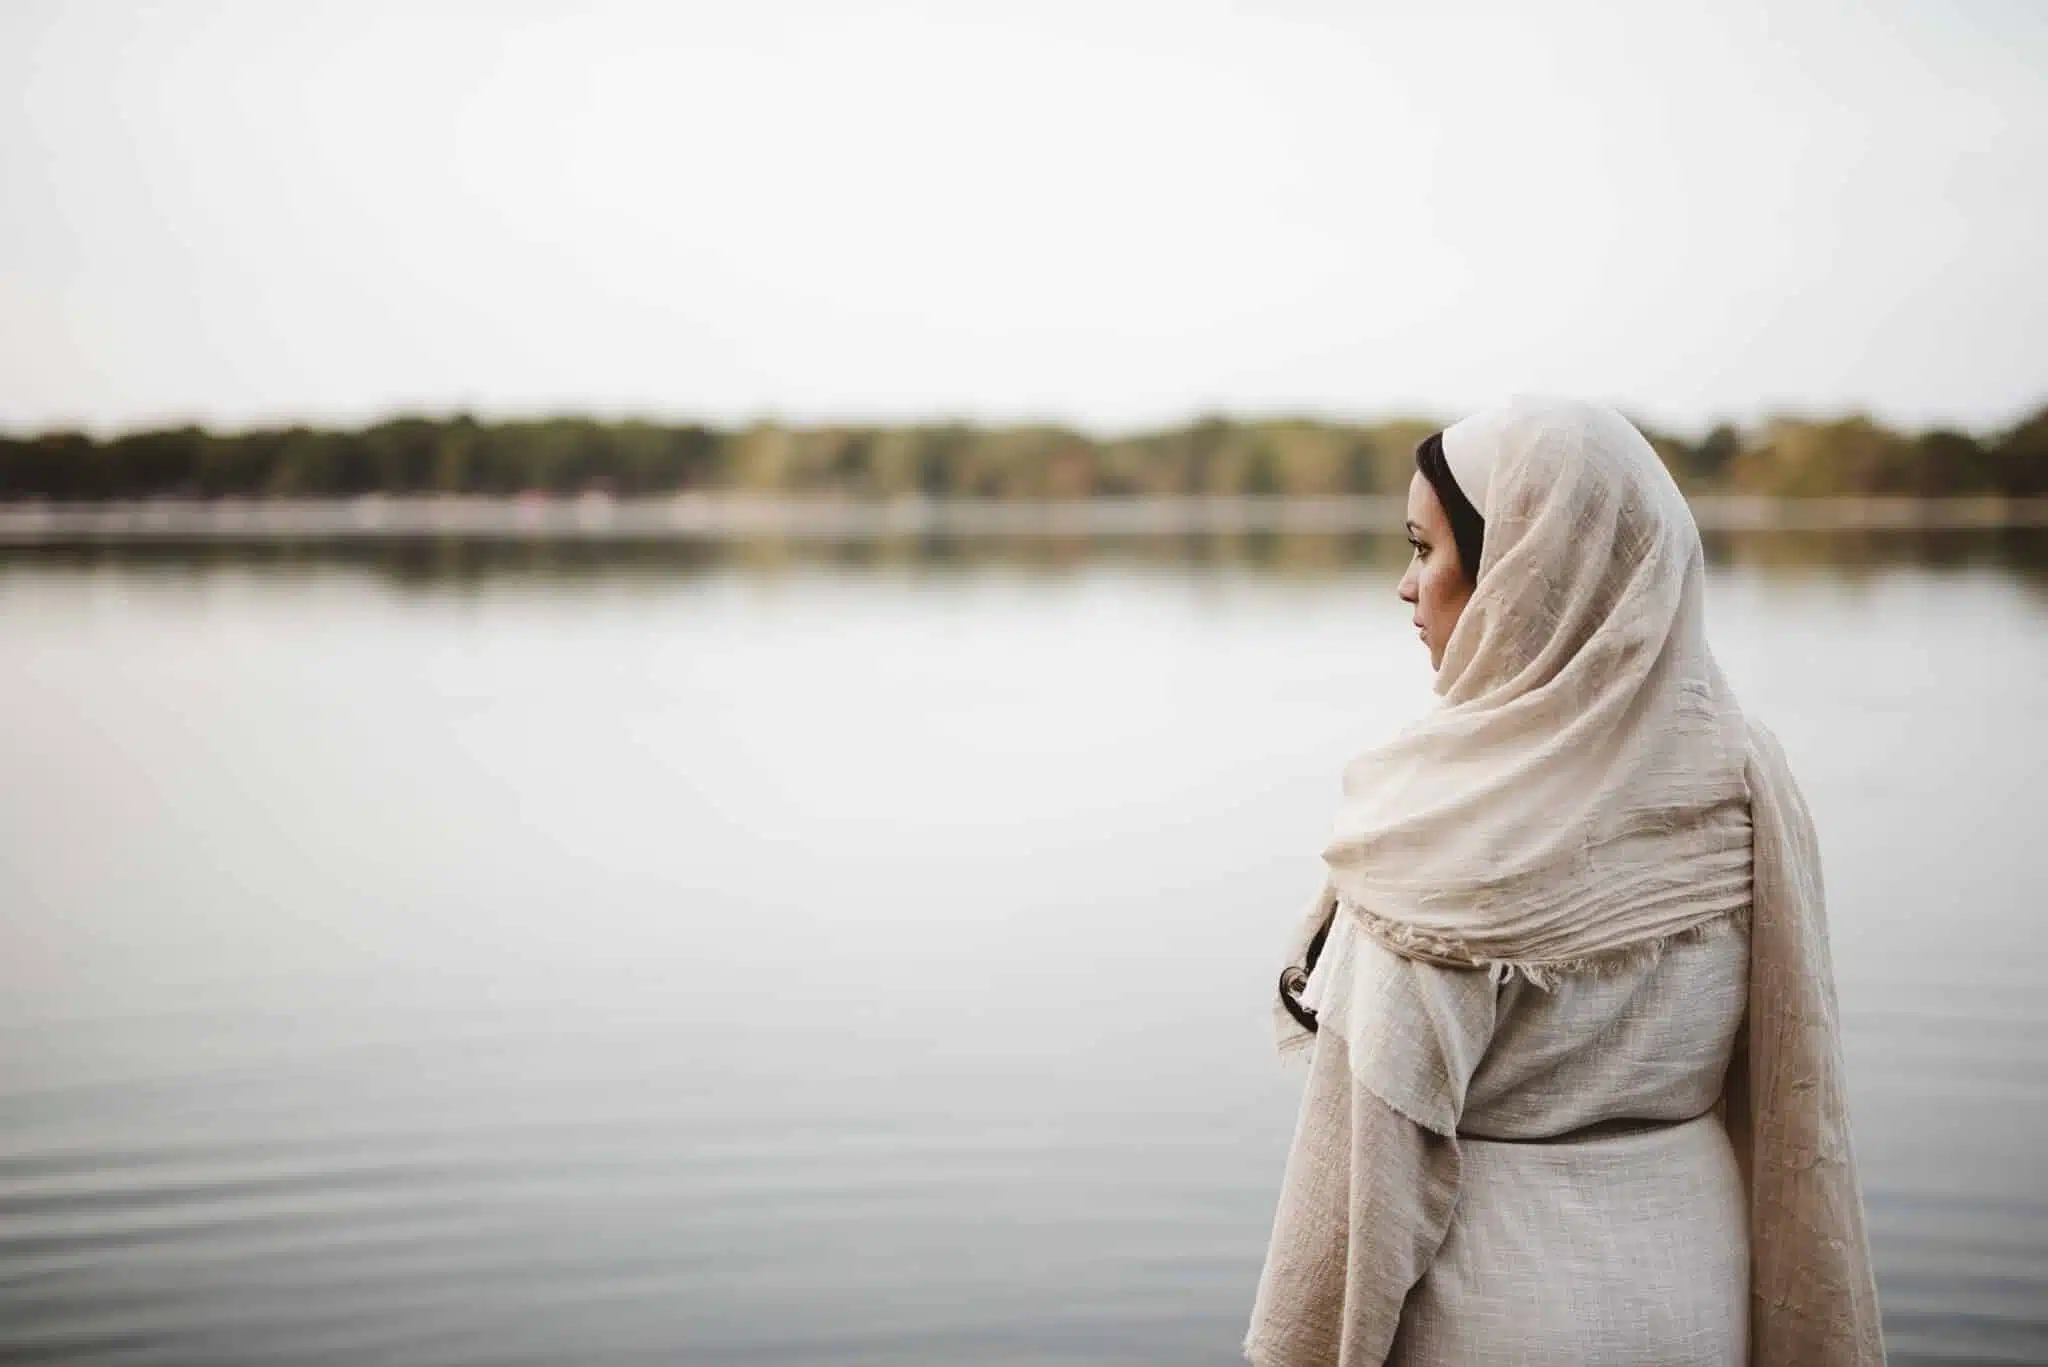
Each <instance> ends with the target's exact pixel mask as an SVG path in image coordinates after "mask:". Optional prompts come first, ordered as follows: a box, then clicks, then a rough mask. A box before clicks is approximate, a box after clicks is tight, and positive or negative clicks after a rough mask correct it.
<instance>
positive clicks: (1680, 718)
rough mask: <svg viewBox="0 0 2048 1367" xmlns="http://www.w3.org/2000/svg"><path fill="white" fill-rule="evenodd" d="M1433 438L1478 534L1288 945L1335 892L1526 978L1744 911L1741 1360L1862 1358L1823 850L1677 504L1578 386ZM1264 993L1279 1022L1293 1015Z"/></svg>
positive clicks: (1857, 1205)
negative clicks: (1417, 674)
mask: <svg viewBox="0 0 2048 1367" xmlns="http://www.w3.org/2000/svg"><path fill="white" fill-rule="evenodd" d="M1444 446H1445V450H1446V454H1447V456H1448V457H1449V463H1450V465H1451V468H1452V471H1453V475H1454V477H1455V478H1457V479H1458V480H1459V485H1460V488H1461V489H1463V490H1464V492H1465V493H1466V495H1467V497H1469V498H1470V499H1471V500H1472V502H1473V504H1474V506H1475V507H1477V508H1478V509H1479V511H1480V513H1481V515H1482V516H1483V517H1484V519H1485V522H1486V537H1485V548H1484V552H1483V555H1482V557H1481V560H1480V564H1479V566H1478V570H1477V574H1476V577H1475V586H1474V589H1473V592H1472V597H1471V600H1470V602H1469V603H1468V605H1467V606H1466V608H1465V610H1464V612H1463V614H1462V615H1461V616H1460V618H1459V620H1458V624H1457V627H1456V629H1455V630H1454V631H1453V632H1452V633H1451V638H1450V640H1449V641H1448V642H1447V643H1446V645H1445V649H1444V655H1443V661H1442V664H1441V666H1440V668H1439V671H1438V674H1437V680H1436V691H1437V693H1438V694H1439V695H1440V696H1441V699H1442V701H1441V705H1439V706H1438V707H1436V708H1435V709H1433V710H1432V711H1431V712H1430V713H1429V714H1428V715H1427V716H1425V717H1424V718H1422V719H1421V720H1420V721H1418V722H1416V723H1415V724H1413V725H1412V726H1410V727H1409V728H1408V729H1407V730H1406V731H1404V732H1403V733H1401V734H1400V735H1399V736H1397V737H1395V738H1394V739H1393V740H1392V741H1390V742H1388V743H1387V744H1385V745H1382V746H1380V747H1378V748H1377V749H1374V750H1371V751H1369V752H1367V753H1365V754H1363V755H1360V756H1359V757H1358V758H1356V759H1355V760H1353V761H1352V762H1351V764H1350V765H1349V766H1347V768H1346V770H1345V773H1344V788H1343V801H1342V803H1341V805H1340V807H1339V810H1338V813H1337V816H1336V820H1335V825H1334V830H1333V834H1332V838H1331V840H1330V843H1329V845H1328V847H1327V848H1326V849H1325V851H1324V860H1325V862H1326V864H1327V865H1328V874H1327V882H1326V884H1325V886H1324V888H1323V889H1322V891H1321V893H1320V894H1319V895H1318V897H1317V899H1316V901H1315V902H1314V904H1312V907H1311V910H1310V912H1309V914H1308V916H1307V917H1305V918H1304V920H1303V922H1302V924H1301V925H1300V926H1299V927H1298V928H1297V930H1296V934H1295V940H1294V943H1293V944H1292V946H1291V949H1292V954H1291V956H1290V958H1289V960H1288V962H1289V963H1291V964H1295V965H1299V964H1301V963H1303V961H1304V957H1305V954H1306V949H1307V945H1308V942H1309V940H1310V938H1311V937H1312V936H1313V935H1314V934H1315V933H1316V932H1317V931H1318V930H1319V929H1321V927H1322V926H1323V924H1324V923H1325V920H1326V917H1327V914H1328V908H1329V907H1330V906H1331V905H1332V904H1333V903H1336V904H1339V910H1340V912H1343V913H1348V914H1352V915H1355V916H1356V917H1357V921H1358V925H1359V926H1360V927H1361V928H1362V929H1363V930H1365V932H1366V933H1368V934H1370V935H1372V936H1373V937H1374V938H1375V939H1377V940H1378V941H1380V942H1381V943H1382V944H1384V945H1386V946H1387V947H1388V948H1389V949H1392V950H1393V951H1395V952H1396V953H1399V954H1402V955H1405V956H1407V957H1409V958H1413V959H1421V960H1425V961H1427V962H1431V963H1437V964H1443V965H1449V966H1455V967H1474V968H1488V969H1491V970H1492V971H1493V972H1494V973H1495V974H1496V975H1504V974H1508V973H1521V974H1523V975H1526V976H1527V977H1529V978H1530V979H1532V980H1534V981H1535V982H1537V983H1539V984H1543V983H1547V982H1549V981H1551V980H1552V979H1553V978H1554V977H1555V975H1557V974H1561V973H1571V972H1578V971H1585V970H1597V969H1598V968H1599V967H1601V966H1603V965H1607V964H1612V963H1617V962H1625V961H1627V960H1629V959H1630V958H1632V957H1635V956H1639V955H1645V954H1653V953H1656V952H1657V951H1658V950H1659V949H1660V948H1661V947H1662V946H1663V945H1664V944H1666V943H1668V942H1669V941H1670V940H1671V939H1672V938H1673V937H1675V936H1680V935H1687V934H1691V933H1695V932H1697V931H1699V930H1700V929H1702V928H1703V927H1705V926H1707V925H1709V924H1710V923H1712V922H1714V921H1716V920H1718V919H1720V918H1722V917H1726V916H1730V915H1741V914H1743V913H1744V912H1747V913H1748V915H1749V917H1750V925H1751V940H1750V1005H1749V1016H1748V1020H1747V1022H1746V1026H1745V1034H1746V1037H1747V1045H1746V1048H1739V1049H1738V1057H1737V1059H1736V1061H1735V1064H1734V1065H1733V1066H1732V1067H1731V1070H1730V1076H1729V1081H1728V1085H1727V1091H1726V1094H1725V1096H1724V1099H1723V1105H1724V1113H1725V1115H1726V1117H1727V1119H1728V1123H1729V1130H1730V1135H1731V1138H1732V1139H1733V1140H1734V1143H1735V1147H1736V1150H1737V1153H1738V1155H1740V1156H1741V1158H1742V1160H1743V1163H1744V1166H1745V1169H1746V1176H1747V1179H1748V1183H1749V1195H1750V1204H1751V1211H1750V1226H1751V1231H1750V1232H1751V1282H1752V1286H1751V1302H1752V1305H1751V1312H1752V1313H1751V1336H1752V1344H1753V1354H1752V1361H1753V1362H1754V1363H1756V1364H1760V1365H1768V1367H1776V1364H1787V1365H1788V1367H1789V1364H1794V1363H1798V1364H1838V1363H1844V1364H1845V1363H1857V1364H1864V1363H1881V1362H1882V1361H1883V1348H1882V1343H1881V1337H1880V1332H1879V1324H1878V1315H1877V1298H1876V1289H1875V1284H1874V1281H1873V1278H1872V1275H1871V1266H1870V1259H1869V1250H1868V1245H1867V1241H1866V1238H1865V1234H1864V1228H1863V1211H1862V1202H1861V1198H1860V1195H1859V1193H1858V1189H1857V1184H1856V1174H1855V1165H1854V1162H1853V1159H1852V1156H1851V1154H1850V1149H1849V1136H1848V1111H1847V1104H1846V1097H1845V1091H1844V1086H1843V1066H1842V1055H1841V1048H1840V1038H1839V1032H1838V1029H1837V1025H1836V1012H1835V995H1834V980H1833V969H1832V966H1831V963H1830V958H1829V954H1828V945H1827V928H1826V917H1825V909H1824V904H1823V900H1822V895H1821V883H1820V862H1819V852H1818V848H1817V846H1816V843H1815V840H1814V835H1813V827H1812V822H1811V820H1810V818H1809V817H1808V815H1807V812H1806V807H1805V804H1804V802H1803V800H1802V799H1801V797H1800V795H1799V790H1798V787H1797V785H1796V784H1795V783H1794V782H1793V780H1792V776H1791V773H1790V771H1789V770H1788V769H1787V768H1786V765H1785V761H1784V756H1783V754H1782V752H1781V751H1780V750H1779V749H1778V746H1777V744H1776V742H1775V741H1774V740H1772V739H1771V737H1770V736H1769V735H1768V733H1766V732H1764V731H1763V730H1762V728H1761V727H1758V726H1755V725H1753V724H1751V723H1750V722H1748V721H1747V720H1746V719H1745V718H1744V717H1743V715H1742V711H1741V709H1740V707H1739V706H1738V705H1737V703H1736V700H1735V697H1734V694H1733V692H1732V691H1731V690H1730V688H1729V686H1728V683H1727V680H1726V679H1725V678H1723V677H1722V674H1721V671H1720V669H1719V667H1718V666H1717V665H1716V664H1715V662H1714V658H1713V655H1712V653H1711V652H1710V651H1709V650H1708V648H1707V643H1706V637H1705V632H1704V622H1703V612H1704V608H1703V597H1704V579H1705V557H1704V554H1703V552H1702V549H1701V546H1700V537H1699V529H1698V527H1697V526H1696V524H1695V523H1694V521H1693V518H1692V513H1691V510H1690V509H1689V508H1688V507H1687V506H1686V502H1685V499H1684V497H1683V495H1681V494H1680V492H1679V490H1678V487H1677V486H1676V485H1675V484H1674V483H1673V482H1672V480H1671V477H1670V475H1669V474H1668V473H1666V471H1665V469H1664V466H1663V464H1662V462H1661V461H1660V460H1659V459H1658V457H1657V455H1656V453H1655V452H1654V451H1653V450H1652V449H1651V448H1650V445H1649V443H1648V442H1647V441H1645V440H1644V438H1643V437H1642V435H1641V434H1640V433H1638V432H1637V431H1636V430H1635V428H1634V427H1632V426H1631V425H1630V424H1629V423H1628V421H1627V420H1626V419H1625V418H1623V417H1622V416H1621V415H1620V414H1618V413H1615V412H1614V411H1612V410H1611V409H1607V408H1604V407H1601V406H1599V405H1596V404H1588V403H1579V402H1573V401H1566V400H1556V399H1543V398H1517V399H1514V400H1511V401H1509V402H1508V403H1505V404H1502V405H1499V406H1497V407H1494V408H1491V409H1488V410H1485V411H1484V412H1482V413H1479V414H1476V415H1474V416H1473V417H1471V418H1468V419H1466V420H1465V421H1464V422H1462V423H1460V424H1458V425H1457V426H1455V427H1453V428H1451V429H1449V430H1448V431H1447V432H1446V433H1445V435H1444ZM1474 485H1476V486H1477V487H1472V486H1474ZM1275 1020H1276V1024H1277V1027H1278V1030H1279V1033H1280V1037H1281V1045H1282V1048H1283V1049H1291V1048H1293V1047H1296V1046H1299V1045H1301V1044H1303V1043H1305V1042H1306V1041H1307V1040H1308V1038H1310V1037H1309V1036H1308V1034H1307V1032H1306V1031H1304V1030H1302V1029H1301V1028H1300V1027H1299V1026H1298V1025H1296V1024H1295V1023H1294V1021H1293V1019H1292V1018H1291V1017H1290V1016H1289V1015H1288V1014H1287V1013H1286V1012H1284V1011H1276V1015H1275Z"/></svg>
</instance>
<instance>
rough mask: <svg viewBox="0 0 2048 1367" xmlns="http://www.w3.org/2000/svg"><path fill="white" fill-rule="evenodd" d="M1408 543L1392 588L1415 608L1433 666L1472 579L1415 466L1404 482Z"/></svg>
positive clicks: (1439, 662)
mask: <svg viewBox="0 0 2048 1367" xmlns="http://www.w3.org/2000/svg"><path fill="white" fill-rule="evenodd" d="M1408 544H1409V545H1411V546H1413V547H1414V548H1415V554H1414V556H1412V557H1411V558H1410V559H1409V561H1408V572H1407V573H1406V574H1404V575H1402V576H1401V587H1400V589H1399V590H1398V592H1399V593H1400V595H1401V601H1402V602H1404V603H1407V604H1408V605H1409V606H1411V607H1413V608H1414V609H1415V628H1416V630H1417V631H1419V632H1421V633H1422V643H1423V644H1424V645H1426V646H1428V647H1429V667H1430V668H1431V669H1438V668H1441V667H1442V665H1443V662H1444V643H1445V642H1446V641H1448V640H1450V639H1451V628H1452V627H1455V626H1456V625H1458V614H1459V613H1461V612H1463V611H1464V610H1465V604H1466V602H1467V601H1469V600H1470V599H1471V597H1472V580H1471V578H1470V577H1469V576H1467V575H1466V573H1465V567H1464V566H1463V565H1461V564H1459V563H1458V543H1457V542H1456V541H1454V540H1453V539H1452V538H1451V520H1450V519H1449V518H1448V517H1445V516H1444V505H1443V504H1441V503H1439V502H1438V501H1437V497H1436V489H1435V488H1434V487H1433V486H1432V485H1431V484H1430V482H1429V481H1428V480H1426V479H1424V478H1423V477H1422V472H1421V471H1420V470H1418V471H1416V472H1415V477H1414V478H1413V479H1411V480H1409V481H1408Z"/></svg>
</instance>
